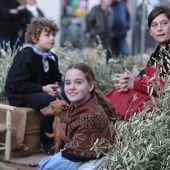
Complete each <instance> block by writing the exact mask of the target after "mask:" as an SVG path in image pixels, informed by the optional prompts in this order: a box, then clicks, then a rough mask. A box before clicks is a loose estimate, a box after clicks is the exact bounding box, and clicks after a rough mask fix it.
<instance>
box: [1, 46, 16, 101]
mask: <svg viewBox="0 0 170 170" xmlns="http://www.w3.org/2000/svg"><path fill="white" fill-rule="evenodd" d="M17 51H18V49H15V48H14V49H13V50H12V49H11V47H10V43H6V44H3V45H2V47H0V70H1V71H0V100H4V99H5V93H4V86H5V81H6V76H7V73H8V70H9V68H10V66H11V64H12V61H13V58H14V56H15V55H16V53H17Z"/></svg>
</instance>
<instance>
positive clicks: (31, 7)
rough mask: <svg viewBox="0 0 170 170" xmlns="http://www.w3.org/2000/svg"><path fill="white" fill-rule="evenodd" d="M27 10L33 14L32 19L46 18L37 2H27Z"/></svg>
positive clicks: (34, 0) (29, 0)
mask: <svg viewBox="0 0 170 170" xmlns="http://www.w3.org/2000/svg"><path fill="white" fill-rule="evenodd" d="M25 8H26V9H27V10H28V11H29V12H30V13H31V16H30V17H44V13H43V12H42V11H41V10H40V9H39V7H38V6H37V4H36V0H25Z"/></svg>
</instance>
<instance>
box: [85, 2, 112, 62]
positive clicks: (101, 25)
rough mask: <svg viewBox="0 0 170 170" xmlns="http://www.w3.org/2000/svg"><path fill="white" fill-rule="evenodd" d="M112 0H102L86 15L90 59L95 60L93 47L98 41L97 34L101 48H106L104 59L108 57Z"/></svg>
mask: <svg viewBox="0 0 170 170" xmlns="http://www.w3.org/2000/svg"><path fill="white" fill-rule="evenodd" d="M111 3H112V0H102V2H101V4H100V5H97V6H94V7H93V8H92V10H91V12H90V13H89V14H88V15H87V17H86V26H87V27H86V32H87V33H88V34H89V39H88V43H87V46H88V55H89V58H90V60H91V61H95V57H94V49H95V43H98V39H97V37H96V36H97V35H98V36H99V38H100V40H101V42H102V45H103V48H104V49H105V50H107V56H106V60H107V61H108V59H109V58H110V52H109V45H110V37H111V28H112V24H113V23H112V22H113V19H112V16H113V15H112V10H111V8H110V5H111Z"/></svg>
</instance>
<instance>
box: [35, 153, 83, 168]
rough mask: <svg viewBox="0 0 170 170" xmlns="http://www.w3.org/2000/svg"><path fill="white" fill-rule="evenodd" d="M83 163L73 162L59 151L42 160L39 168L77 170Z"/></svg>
mask: <svg viewBox="0 0 170 170" xmlns="http://www.w3.org/2000/svg"><path fill="white" fill-rule="evenodd" d="M81 164H82V162H73V161H70V160H68V159H66V158H64V157H62V155H61V152H59V153H57V154H55V155H53V156H49V157H47V158H44V159H43V160H41V161H40V162H39V165H38V170H76V169H77V168H78V167H79V166H80V165H81Z"/></svg>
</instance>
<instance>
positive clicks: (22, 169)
mask: <svg viewBox="0 0 170 170" xmlns="http://www.w3.org/2000/svg"><path fill="white" fill-rule="evenodd" d="M2 164H3V166H2V167H1V166H0V170H8V169H9V170H38V166H34V167H28V166H23V165H19V164H15V163H9V162H2ZM2 168H3V169H2ZM11 168H12V169H11Z"/></svg>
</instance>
